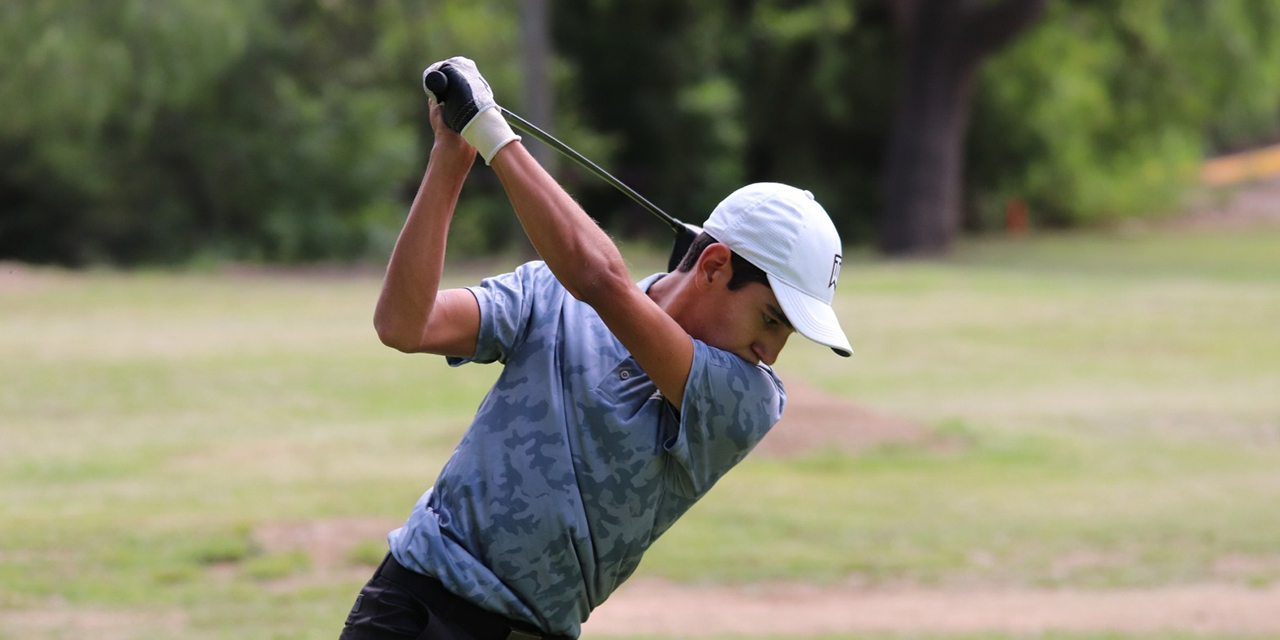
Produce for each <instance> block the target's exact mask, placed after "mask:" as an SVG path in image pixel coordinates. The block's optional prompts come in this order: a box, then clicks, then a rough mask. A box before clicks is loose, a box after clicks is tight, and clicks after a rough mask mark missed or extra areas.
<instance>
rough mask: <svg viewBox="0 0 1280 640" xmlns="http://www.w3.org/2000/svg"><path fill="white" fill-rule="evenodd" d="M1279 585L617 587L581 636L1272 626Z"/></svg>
mask: <svg viewBox="0 0 1280 640" xmlns="http://www.w3.org/2000/svg"><path fill="white" fill-rule="evenodd" d="M1278 611H1280V586H1272V587H1268V588H1258V589H1252V588H1248V587H1242V586H1236V585H1225V584H1204V585H1187V586H1170V587H1161V588H1155V589H1138V590H1109V591H1084V590H1073V589H1060V590H1030V589H1028V590H1016V589H986V590H983V589H977V590H975V589H965V590H958V589H927V588H911V587H902V588H892V589H869V588H865V587H817V586H812V585H803V584H767V585H755V586H741V587H718V588H702V587H690V586H682V585H676V584H672V583H668V582H662V581H655V580H638V581H635V582H632V583H629V584H627V585H624V586H623V587H622V588H621V589H619V591H618V592H617V593H616V594H614V596H613V597H612V598H610V599H609V601H608V602H607V603H605V604H604V605H603V606H601V607H600V608H599V609H598V610H597V611H596V612H595V613H593V614H592V616H591V620H590V621H588V622H587V624H586V625H585V627H584V636H585V637H607V636H618V635H627V636H633V635H654V636H658V637H683V638H694V637H700V636H711V635H727V634H732V635H740V636H744V637H752V636H777V637H792V638H795V637H804V636H815V635H823V634H840V633H876V632H884V633H908V634H916V633H946V634H953V633H993V632H994V633H1041V632H1063V631H1065V632H1116V633H1153V634H1155V633H1163V632H1170V631H1178V632H1193V633H1233V634H1247V633H1276V632H1280V615H1277V613H1276V612H1278Z"/></svg>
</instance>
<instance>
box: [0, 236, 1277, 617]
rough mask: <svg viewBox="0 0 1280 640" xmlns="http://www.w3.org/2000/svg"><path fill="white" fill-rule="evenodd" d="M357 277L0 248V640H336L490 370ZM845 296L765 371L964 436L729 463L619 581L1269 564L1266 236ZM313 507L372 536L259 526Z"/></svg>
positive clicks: (904, 269) (1272, 404)
mask: <svg viewBox="0 0 1280 640" xmlns="http://www.w3.org/2000/svg"><path fill="white" fill-rule="evenodd" d="M633 262H634V263H635V264H636V265H637V267H636V272H637V275H642V274H643V273H647V272H649V271H652V270H655V269H656V266H657V264H658V262H659V259H657V258H655V257H653V256H649V255H637V256H634V258H633ZM509 266H513V265H509ZM458 271H459V272H460V274H459V275H456V276H455V277H454V279H453V280H452V281H451V283H450V284H454V285H460V284H468V283H471V282H474V281H476V280H477V279H478V278H479V277H480V276H482V275H484V273H483V272H482V271H480V270H477V269H474V268H472V269H466V268H461V269H459V270H458ZM378 288H379V278H378V276H377V275H372V274H365V275H359V274H348V275H332V274H331V275H324V276H317V275H313V276H299V275H279V274H276V275H272V274H248V275H245V274H240V275H227V274H208V273H181V274H172V273H152V272H134V273H113V272H89V273H67V272H59V271H47V270H33V269H29V268H22V267H18V266H15V265H0V638H5V639H17V638H22V639H23V640H26V639H28V638H35V639H48V638H72V637H89V636H92V637H99V638H103V637H106V638H118V639H132V638H139V639H141V638H167V637H173V638H192V639H211V638H335V637H336V636H337V633H338V631H339V629H340V627H341V624H342V620H343V618H344V617H345V614H346V611H347V609H348V607H349V606H350V602H351V600H352V599H353V597H354V595H355V593H356V590H357V589H358V588H359V586H360V584H361V583H363V581H364V579H365V578H367V575H368V573H369V571H370V567H371V564H370V563H374V562H376V560H377V559H378V558H379V557H380V555H381V553H382V552H383V547H382V540H381V536H382V535H383V534H384V533H385V530H386V528H389V527H392V526H395V523H396V522H397V521H399V520H401V519H402V518H403V517H404V516H405V515H406V514H407V513H408V509H409V508H410V507H411V506H412V504H413V502H414V501H415V500H416V498H417V497H418V495H419V494H420V493H421V492H422V490H424V489H425V488H426V487H427V486H429V484H430V483H431V481H432V480H433V478H434V476H435V474H436V472H437V471H438V469H439V468H440V466H441V465H442V464H443V462H444V461H445V459H446V458H447V456H448V455H449V453H450V451H451V450H452V448H453V445H454V444H455V443H456V441H457V439H458V438H459V436H460V434H461V432H462V430H463V429H464V428H465V426H466V424H467V423H468V421H469V419H470V416H471V414H472V412H473V410H474V408H475V406H476V405H477V403H478V402H479V400H480V398H481V396H482V395H483V393H484V391H485V390H486V388H487V386H488V384H489V382H490V381H491V380H492V379H493V378H494V377H495V376H496V374H497V369H496V368H495V367H492V366H490V367H483V366H475V365H472V366H466V367H461V368H458V369H450V368H449V367H447V366H446V365H445V363H444V362H443V360H442V359H437V358H431V357H427V356H405V355H401V354H398V353H395V352H393V351H391V350H389V349H386V348H384V347H382V346H381V345H380V344H379V343H378V341H377V338H376V336H375V335H374V333H373V330H372V326H371V315H372V309H373V303H374V300H375V298H376V296H377V293H378ZM838 306H839V309H840V312H841V314H842V319H843V323H844V326H845V329H846V331H847V333H848V334H849V337H850V339H851V341H852V342H853V344H854V348H855V350H856V352H857V353H856V354H855V356H854V358H853V359H851V360H844V359H841V358H837V357H835V356H832V355H831V354H830V353H829V352H827V351H826V350H825V349H822V348H819V347H816V346H814V345H811V344H808V343H806V342H804V341H803V340H801V339H799V338H797V339H795V340H793V341H792V342H791V345H790V346H789V347H788V350H787V352H786V353H784V354H783V356H782V359H781V360H780V362H779V363H778V367H777V369H778V371H779V372H780V374H781V375H782V377H783V379H784V380H788V379H795V380H802V381H804V382H805V383H807V384H809V385H810V386H814V387H818V388H820V389H822V390H825V391H828V392H831V393H834V394H836V395H839V396H842V397H845V398H848V399H850V400H853V401H856V402H858V403H861V404H864V405H867V406H869V407H871V408H873V409H875V410H877V411H879V412H881V413H886V414H889V415H892V416H896V417H901V418H905V419H909V420H912V421H915V422H918V423H921V424H924V425H927V426H928V427H929V428H931V429H934V430H936V431H937V432H938V433H939V434H940V435H941V436H945V439H946V441H947V442H950V443H952V445H951V446H947V447H920V448H914V447H904V446H895V447H884V448H881V449H878V450H875V451H872V452H870V453H863V454H859V455H852V454H847V453H843V452H840V451H830V450H828V451H815V452H812V453H810V454H806V455H804V456H801V457H797V458H793V459H785V460H778V459H767V460H766V459H761V460H755V459H749V460H748V461H747V462H745V463H743V465H742V466H740V467H739V468H738V469H737V470H735V472H734V473H732V474H730V475H729V476H728V477H727V478H726V479H725V480H724V481H723V482H722V483H721V484H720V485H719V486H718V487H717V488H716V490H715V491H713V492H712V494H711V495H710V496H709V497H708V498H706V499H705V500H704V501H703V502H702V503H701V504H699V505H698V506H697V507H695V509H694V510H693V511H691V512H690V513H689V515H687V516H686V517H685V519H684V520H682V521H681V522H680V523H679V524H677V525H676V526H675V527H674V528H673V529H672V530H671V532H670V533H669V534H668V535H667V536H666V537H665V538H664V539H663V540H661V541H659V543H658V544H657V545H656V546H655V547H654V549H653V550H652V551H651V552H650V554H649V556H648V557H647V558H646V560H645V563H644V564H643V565H642V567H641V570H640V575H642V576H647V577H662V578H667V579H672V580H676V581H682V582H691V583H699V584H703V583H706V584H715V583H738V582H758V581H770V580H788V581H804V582H813V583H819V584H822V583H839V582H848V581H854V582H859V583H865V584H869V585H877V584H920V585H942V586H946V585H966V584H980V585H989V586H1008V587H1012V588H1039V587H1073V588H1084V589H1108V588H1141V587H1149V586H1158V585H1170V584H1183V583H1201V582H1229V583H1233V584H1239V585H1244V586H1247V587H1265V586H1270V585H1272V584H1273V583H1277V582H1280V534H1277V532H1280V231H1277V230H1270V231H1258V230H1255V231H1249V232H1227V231H1218V232H1197V233H1154V232H1148V233H1137V234H1128V235H1102V234H1083V235H1069V236H1055V237H1044V238H1032V239H1028V240H1023V241H983V242H977V243H970V244H966V245H964V246H963V247H961V249H960V250H959V251H958V252H957V254H956V255H955V256H954V257H953V258H951V259H949V260H947V261H945V262H882V261H874V260H870V259H862V260H853V259H851V260H849V261H848V262H847V263H846V266H845V269H844V277H843V279H842V281H841V289H840V295H839V297H838ZM315 523H348V524H350V526H353V527H355V528H357V529H359V530H365V529H367V530H368V531H369V532H370V533H369V535H368V536H366V537H363V538H361V537H357V538H355V539H348V540H347V541H346V542H345V544H346V546H345V547H342V548H337V549H330V550H329V551H328V553H329V555H328V556H326V557H323V558H321V557H317V556H316V554H315V553H312V552H309V551H308V549H309V547H308V546H307V544H305V541H304V542H303V543H300V544H299V545H298V546H296V547H290V546H289V545H287V544H286V545H283V546H281V545H274V546H273V545H271V544H266V543H264V542H263V531H266V530H277V531H278V530H282V529H283V530H285V531H289V530H297V531H301V532H305V531H308V530H309V529H307V527H308V526H309V525H311V524H315ZM352 523H354V524H352ZM384 525H385V526H384ZM291 528H292V529H291ZM299 535H302V534H299ZM286 537H287V536H286ZM606 606H607V605H606ZM86 629H89V630H93V632H92V633H89V632H86ZM824 637H825V638H828V640H832V638H831V637H830V636H824ZM841 637H843V638H854V637H857V638H869V637H872V636H866V635H857V636H841ZM874 637H876V638H884V637H887V636H874ZM893 637H898V636H893ZM902 637H912V638H915V637H928V638H942V637H949V638H953V639H954V638H973V637H978V636H973V635H957V636H902ZM981 637H988V636H981ZM1000 637H1005V636H1000ZM1009 637H1025V636H1016V635H1012V634H1011V635H1010V636H1009ZM1045 637H1053V638H1064V639H1066V638H1070V639H1083V638H1119V637H1129V636H1120V635H1115V634H1093V635H1090V634H1083V633H1076V634H1056V635H1049V636H1045ZM1185 637H1205V636H1196V635H1194V634H1190V633H1188V634H1187V635H1186V636H1185ZM1215 637H1216V636H1215Z"/></svg>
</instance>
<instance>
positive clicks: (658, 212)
mask: <svg viewBox="0 0 1280 640" xmlns="http://www.w3.org/2000/svg"><path fill="white" fill-rule="evenodd" d="M500 108H501V109H502V115H503V116H504V117H505V118H506V119H507V122H509V123H510V124H511V126H512V127H513V128H515V129H518V130H520V132H521V133H526V134H529V135H530V136H532V137H533V138H535V139H537V140H538V141H540V142H542V143H543V144H545V145H547V146H548V147H551V148H552V149H555V150H556V151H558V152H559V153H560V154H561V155H563V156H565V157H567V158H569V159H570V160H573V161H574V162H576V163H578V166H580V167H582V168H583V169H586V170H587V171H590V172H591V173H593V174H595V176H596V177H597V178H600V179H601V180H604V181H605V182H607V183H609V184H610V185H612V186H613V188H615V189H617V190H618V191H621V192H622V193H623V194H625V195H626V196H627V197H629V198H631V199H632V200H633V201H635V203H636V204H638V205H640V206H641V207H643V208H644V209H645V210H646V211H648V212H649V213H652V214H653V215H655V216H658V218H660V219H662V221H663V222H665V223H667V226H669V227H671V230H672V231H674V232H675V233H676V234H684V233H688V232H689V231H690V230H689V228H688V227H686V226H685V224H684V223H683V222H680V221H679V220H677V219H675V218H674V217H672V216H671V215H669V214H668V213H667V212H665V211H663V210H662V209H659V208H658V206H657V205H655V204H653V203H652V202H649V200H648V198H645V197H644V196H642V195H640V194H639V193H636V191H635V190H634V189H632V188H631V187H628V186H627V185H626V184H625V183H623V182H622V181H621V180H619V179H617V178H615V177H613V175H612V174H610V173H609V172H608V171H605V170H604V169H602V168H600V166H599V165H597V164H596V163H594V162H592V161H590V160H588V159H587V157H586V156H584V155H582V154H581V153H578V152H577V151H574V150H573V149H572V148H571V147H570V146H569V145H567V144H565V143H563V142H560V140H558V139H556V137H555V136H553V135H551V134H549V133H547V132H546V131H543V130H542V129H539V128H538V127H537V125H535V124H533V123H532V122H529V121H528V120H525V119H524V118H521V117H520V116H518V115H516V114H514V113H512V112H511V111H510V110H508V109H507V108H506V107H500Z"/></svg>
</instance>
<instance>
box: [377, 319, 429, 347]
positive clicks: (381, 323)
mask: <svg viewBox="0 0 1280 640" xmlns="http://www.w3.org/2000/svg"><path fill="white" fill-rule="evenodd" d="M373 330H374V331H375V332H377V334H378V340H379V341H381V342H382V344H383V345H385V346H388V347H391V348H392V349H395V350H396V351H399V352H401V353H413V352H414V350H415V348H416V347H417V343H418V342H419V341H418V340H415V339H414V338H413V337H412V335H411V333H410V332H408V331H405V330H404V329H403V328H398V327H396V326H395V325H394V323H391V322H388V321H387V320H386V319H383V318H379V317H378V316H376V315H375V316H374V318H373Z"/></svg>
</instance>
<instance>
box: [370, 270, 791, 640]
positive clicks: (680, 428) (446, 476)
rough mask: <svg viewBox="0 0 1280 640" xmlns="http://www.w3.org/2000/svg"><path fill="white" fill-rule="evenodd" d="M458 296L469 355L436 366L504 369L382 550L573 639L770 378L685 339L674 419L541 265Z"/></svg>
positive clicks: (706, 475)
mask: <svg viewBox="0 0 1280 640" xmlns="http://www.w3.org/2000/svg"><path fill="white" fill-rule="evenodd" d="M660 277H662V274H655V275H653V276H650V277H649V278H646V279H645V280H644V281H642V282H641V283H640V284H639V286H641V287H642V288H643V289H644V290H646V291H647V290H648V287H649V285H651V284H652V283H654V282H656V281H657V280H658V278H660ZM471 291H472V293H474V294H475V296H476V300H477V301H479V303H480V336H479V341H478V343H477V345H476V352H475V355H474V356H473V357H471V358H466V359H460V358H450V359H449V362H450V364H451V365H454V366H457V365H460V364H463V363H466V362H479V363H489V362H495V361H496V362H501V363H503V364H504V365H505V367H504V369H503V371H502V374H501V375H500V376H499V378H498V380H497V382H495V383H494V386H493V388H492V389H491V390H490V391H489V393H488V395H486V396H485V398H484V400H483V401H482V402H481V404H480V408H479V409H478V410H477V412H476V416H475V419H474V420H473V421H472V423H471V426H470V427H468V429H467V431H466V433H465V434H464V435H463V437H462V441H461V442H460V443H459V444H458V447H457V449H455V450H454V452H453V455H452V457H450V459H449V461H448V462H447V463H446V464H445V466H444V468H443V469H442V470H441V472H440V475H439V477H438V479H437V480H436V483H435V486H434V487H432V488H431V489H429V490H427V492H426V493H425V494H423V495H422V497H421V498H420V499H419V500H418V503H417V505H415V507H414V509H413V512H412V514H411V515H410V517H409V519H408V521H407V522H406V523H405V525H404V526H403V527H401V528H400V529H397V530H395V531H393V532H391V534H390V536H389V541H390V544H391V551H392V554H393V555H394V556H395V558H396V560H397V561H398V562H399V563H400V564H402V565H404V566H405V567H408V568H410V569H413V570H415V571H418V572H420V573H425V574H428V575H432V576H435V577H436V578H438V579H439V580H440V581H441V582H442V583H443V584H444V585H445V586H446V587H447V588H448V589H449V590H450V591H453V592H454V593H457V594H458V595H461V596H463V597H465V598H466V599H468V600H470V601H471V602H474V603H475V604H477V605H479V606H481V607H483V608H485V609H488V610H490V611H494V612H497V613H499V614H502V615H504V616H507V617H509V618H512V619H515V620H523V621H526V622H529V623H531V624H533V625H535V626H537V627H539V628H541V629H542V630H543V631H544V632H547V633H553V634H560V635H567V636H570V637H577V636H578V634H579V632H580V625H581V623H582V622H583V621H584V620H586V618H587V615H588V614H589V613H590V612H591V610H592V609H594V608H595V607H596V606H598V605H599V604H600V603H602V602H604V600H605V599H606V598H608V597H609V594H610V593H612V592H613V590H614V589H615V588H616V587H617V586H618V585H619V584H621V583H622V582H623V581H624V580H626V579H627V577H628V576H630V575H631V573H632V571H634V570H635V568H636V565H637V564H639V562H640V557H641V555H643V554H644V552H645V550H646V549H648V548H649V545H651V544H652V543H653V541H654V540H656V539H657V538H658V536H660V535H662V533H663V532H664V531H666V530H667V528H668V527H670V526H671V525H672V523H674V522H675V520H676V519H677V518H679V517H680V516H681V515H682V514H683V513H684V512H685V511H686V510H688V509H689V507H690V506H692V505H693V504H694V502H696V501H697V500H698V499H699V498H700V497H702V496H703V495H704V494H705V493H706V492H707V490H709V489H710V488H711V486H712V485H713V484H715V482H716V481H717V480H718V479H719V478H720V477H721V476H722V475H724V473H725V472H727V471H728V470H729V469H730V468H731V467H733V466H734V465H735V464H737V463H738V462H739V461H740V460H742V458H743V457H744V456H746V455H747V452H749V451H750V450H751V449H752V447H754V446H755V445H756V443H757V442H759V441H760V439H761V438H762V437H764V435H765V434H766V433H767V432H768V430H769V428H770V427H772V426H773V424H774V423H775V422H776V421H777V419H778V417H779V415H781V412H782V405H783V402H784V400H785V393H784V391H783V388H782V383H781V382H780V381H779V380H778V378H777V377H776V376H775V375H774V374H773V371H772V370H770V369H769V367H767V366H764V365H752V364H750V363H748V362H746V361H744V360H742V359H741V358H739V357H737V356H735V355H733V354H731V353H729V352H726V351H722V350H720V349H716V348H713V347H709V346H707V345H706V344H703V343H702V342H699V341H697V340H695V341H694V356H693V365H692V368H691V369H690V372H689V381H688V383H687V384H686V386H685V393H684V401H683V403H682V404H683V406H682V410H681V412H680V413H679V414H677V413H676V412H675V411H674V410H673V409H672V407H671V405H670V404H668V403H667V402H666V401H665V400H664V399H663V398H662V396H661V395H660V394H659V392H658V389H657V387H656V386H655V385H654V384H653V383H652V382H650V381H649V377H648V376H647V375H645V372H644V371H643V370H642V369H641V368H640V367H639V366H638V365H637V364H636V361H635V359H634V358H632V357H631V354H629V353H628V352H627V350H626V349H625V348H624V347H623V346H622V344H621V343H619V342H618V340H617V338H615V337H614V336H613V334H612V333H610V332H609V329H608V328H607V327H605V325H604V323H603V322H602V321H601V320H600V317H599V316H598V315H596V312H595V311H594V310H593V309H592V308H591V307H590V306H588V305H587V304H585V303H582V302H580V301H578V300H577V299H575V298H574V297H573V296H572V295H570V294H569V293H568V292H567V291H566V290H565V289H564V287H562V286H561V285H560V283H559V282H558V281H557V280H556V279H555V277H554V276H553V275H552V274H551V271H550V270H549V269H548V268H547V267H546V265H544V264H543V263H541V262H531V263H528V264H525V265H522V266H521V267H519V268H518V269H517V270H516V271H515V272H514V273H509V274H505V275H502V276H497V277H494V278H488V279H486V280H484V281H483V282H482V283H481V284H480V286H478V287H473V288H471Z"/></svg>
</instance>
